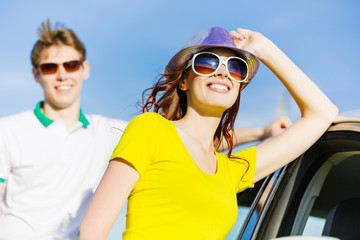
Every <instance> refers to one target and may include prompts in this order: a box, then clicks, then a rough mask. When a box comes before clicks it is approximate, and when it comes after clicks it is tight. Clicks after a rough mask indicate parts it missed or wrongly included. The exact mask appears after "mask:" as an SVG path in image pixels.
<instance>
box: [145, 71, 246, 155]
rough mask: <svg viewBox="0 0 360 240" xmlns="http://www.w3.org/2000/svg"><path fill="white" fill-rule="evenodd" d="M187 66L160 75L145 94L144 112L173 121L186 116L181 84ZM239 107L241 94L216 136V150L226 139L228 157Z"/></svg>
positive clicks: (225, 112) (185, 104) (185, 103)
mask: <svg viewBox="0 0 360 240" xmlns="http://www.w3.org/2000/svg"><path fill="white" fill-rule="evenodd" d="M186 66H187V64H183V65H180V66H178V67H177V68H176V69H175V70H174V71H173V72H171V73H165V74H161V75H159V77H158V80H157V81H156V83H155V84H154V86H153V87H151V88H148V89H146V90H145V91H144V92H143V95H142V106H141V107H142V111H143V112H149V111H151V110H152V111H154V112H156V113H159V114H160V115H162V116H164V117H165V118H166V119H168V120H172V121H173V120H179V119H181V118H183V117H184V115H185V114H186V108H187V100H186V94H185V92H184V91H182V90H180V88H179V84H180V82H181V81H182V79H184V78H185V77H186V76H187V74H188V72H189V70H188V69H187V70H186ZM240 89H241V88H240ZM148 92H150V93H148ZM239 106H240V92H239V95H238V97H237V99H236V101H235V103H234V104H233V106H231V107H230V108H229V109H227V110H226V111H224V113H223V115H222V117H221V121H220V124H219V126H218V127H217V129H216V131H215V134H214V140H215V142H217V146H216V148H218V147H219V146H220V143H221V140H222V139H223V138H225V140H226V142H227V144H228V154H227V155H228V157H230V155H231V153H232V150H233V148H234V142H233V134H234V131H233V130H234V123H235V119H236V116H237V112H238V110H239Z"/></svg>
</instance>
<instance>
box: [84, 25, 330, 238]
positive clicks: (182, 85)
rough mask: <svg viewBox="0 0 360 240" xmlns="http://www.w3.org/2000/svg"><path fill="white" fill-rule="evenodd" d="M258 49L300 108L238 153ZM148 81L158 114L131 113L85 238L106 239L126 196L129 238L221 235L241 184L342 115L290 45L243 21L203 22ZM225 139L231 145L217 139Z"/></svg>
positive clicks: (249, 183) (297, 150)
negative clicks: (237, 124)
mask: <svg viewBox="0 0 360 240" xmlns="http://www.w3.org/2000/svg"><path fill="white" fill-rule="evenodd" d="M256 56H257V57H256ZM258 59H260V60H261V61H262V62H263V63H264V64H265V65H266V66H267V67H268V68H269V69H270V70H271V71H272V72H273V73H274V74H275V75H276V76H277V77H278V78H279V79H280V81H281V82H282V83H283V84H284V85H285V87H286V88H287V89H288V91H289V92H290V94H291V95H292V97H293V98H294V100H295V101H296V103H297V105H298V106H299V109H300V111H301V114H302V116H301V118H300V119H299V120H298V121H297V122H296V123H294V124H293V125H292V126H291V127H289V128H287V129H286V130H285V131H284V132H283V133H281V134H280V135H278V136H277V137H275V138H272V139H271V140H268V141H265V142H262V143H260V144H259V145H258V146H256V147H252V148H249V149H246V150H243V151H240V152H238V153H235V154H231V153H232V148H233V143H232V135H231V133H232V132H233V126H234V121H235V117H236V114H237V111H238V108H239V102H240V92H241V91H242V90H243V89H244V88H245V86H246V85H247V84H248V83H249V82H250V80H251V79H252V78H253V76H254V75H255V73H256V71H257V69H258V66H259V60H258ZM151 91H152V92H151V93H150V95H149V97H148V98H147V100H146V102H145V103H144V111H147V110H149V109H151V108H153V110H154V111H155V112H157V113H160V114H161V115H159V114H157V113H144V114H142V115H140V116H138V117H136V118H135V119H133V120H132V121H131V122H130V123H129V125H128V127H127V129H126V130H125V132H124V134H123V136H122V139H121V140H120V142H119V144H118V146H117V147H116V149H115V150H114V153H113V156H112V161H111V162H110V164H109V167H108V169H107V171H106V173H105V175H104V177H103V179H102V181H101V183H100V185H99V187H98V189H97V191H96V193H95V195H94V197H93V199H92V201H91V203H90V205H89V208H88V210H87V212H86V213H85V216H84V219H83V222H82V224H81V227H80V231H79V233H80V234H79V237H80V239H105V238H106V235H107V234H108V232H109V230H110V228H111V226H112V224H113V223H114V221H115V219H116V217H117V215H118V214H119V212H120V210H121V208H122V206H123V204H124V203H125V201H126V199H127V198H129V203H128V215H127V224H126V230H125V232H124V234H123V238H124V239H206V240H209V239H224V238H225V237H226V235H227V233H228V232H229V231H230V229H231V228H232V226H233V224H234V223H235V220H236V216H237V206H236V193H237V192H240V191H242V190H244V189H246V188H249V187H253V185H254V183H255V182H257V181H259V180H260V179H262V178H264V177H265V176H267V175H268V174H270V173H272V172H274V171H276V170H277V169H279V168H280V167H282V166H284V165H286V164H287V163H289V162H290V161H292V160H293V159H295V158H296V157H298V156H299V155H300V154H301V153H303V152H304V151H305V150H306V149H307V148H309V147H310V146H311V145H312V144H313V143H314V142H315V141H316V140H317V139H318V138H319V137H320V136H321V135H322V134H323V133H324V131H325V130H326V129H327V128H328V127H329V125H330V124H331V122H332V121H333V119H334V117H335V116H336V115H337V108H336V107H335V106H334V105H333V104H332V103H331V102H330V101H329V99H328V98H327V97H326V96H325V95H324V94H323V93H322V92H321V91H320V90H319V89H318V88H317V87H316V86H315V85H314V83H313V82H312V81H311V80H310V79H309V78H308V77H307V76H306V75H305V74H304V73H303V72H302V71H301V70H300V69H298V68H297V67H296V66H295V65H294V64H293V63H292V62H291V61H290V60H289V59H288V58H287V57H286V55H285V54H284V53H282V52H281V51H280V50H279V49H278V48H277V47H276V46H275V45H274V44H273V43H272V42H271V41H270V40H268V39H267V38H265V37H264V36H263V35H261V34H260V33H257V32H253V31H250V30H245V29H238V30H237V31H232V32H231V33H230V34H228V33H227V31H226V30H224V29H222V28H209V29H206V30H204V31H201V32H199V33H198V34H196V35H195V36H193V37H192V38H191V39H190V40H188V42H187V43H186V44H185V47H184V48H183V49H182V50H181V51H180V52H178V53H177V54H176V55H175V56H174V57H173V58H172V59H171V60H170V62H169V64H168V65H167V67H166V71H165V75H164V77H163V78H161V79H160V80H159V81H158V82H157V83H156V84H155V85H154V87H153V88H151ZM159 95H160V96H159ZM223 139H225V140H226V141H227V143H228V146H229V153H228V155H225V154H223V153H222V154H220V153H218V152H216V150H215V149H214V144H216V145H219V144H217V143H219V142H220V141H221V140H223Z"/></svg>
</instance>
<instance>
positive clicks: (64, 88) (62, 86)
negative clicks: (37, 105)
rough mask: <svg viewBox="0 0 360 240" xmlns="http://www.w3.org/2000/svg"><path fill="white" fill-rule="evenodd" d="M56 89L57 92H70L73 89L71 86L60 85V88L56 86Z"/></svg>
mask: <svg viewBox="0 0 360 240" xmlns="http://www.w3.org/2000/svg"><path fill="white" fill-rule="evenodd" d="M55 88H56V90H60V91H65V90H69V89H70V88H71V85H60V86H56V87H55Z"/></svg>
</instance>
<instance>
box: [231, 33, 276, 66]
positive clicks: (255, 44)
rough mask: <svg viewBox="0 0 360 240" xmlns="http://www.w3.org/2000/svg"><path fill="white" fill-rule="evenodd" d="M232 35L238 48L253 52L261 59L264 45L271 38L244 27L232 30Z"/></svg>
mask: <svg viewBox="0 0 360 240" xmlns="http://www.w3.org/2000/svg"><path fill="white" fill-rule="evenodd" d="M230 36H231V38H232V39H233V41H234V43H235V46H236V47H237V48H240V49H243V50H245V51H248V52H251V53H252V54H254V55H256V56H257V57H259V58H260V59H261V58H262V56H263V47H264V46H266V44H267V43H269V42H270V40H269V39H267V38H266V37H264V36H263V35H262V34H261V33H259V32H255V31H251V30H248V29H243V28H238V29H237V30H236V31H231V32H230Z"/></svg>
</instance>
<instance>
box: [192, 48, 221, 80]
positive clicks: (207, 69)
mask: <svg viewBox="0 0 360 240" xmlns="http://www.w3.org/2000/svg"><path fill="white" fill-rule="evenodd" d="M218 66H219V59H218V58H217V57H216V56H214V55H212V54H206V53H204V54H199V55H198V56H196V58H195V60H194V69H195V71H196V72H198V73H200V74H203V75H209V74H212V73H214V72H215V71H216V69H217V67H218Z"/></svg>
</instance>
